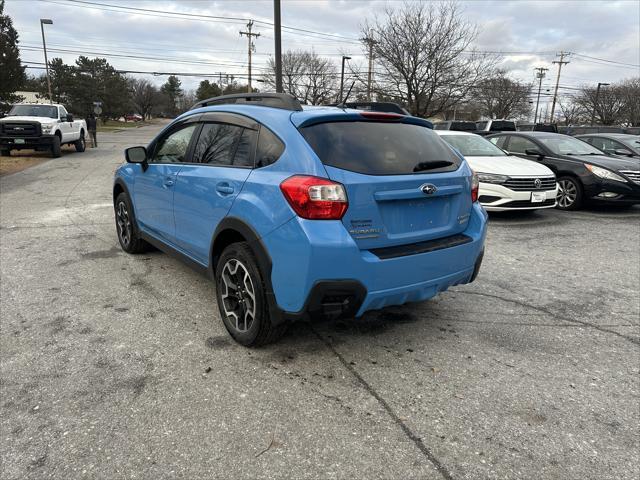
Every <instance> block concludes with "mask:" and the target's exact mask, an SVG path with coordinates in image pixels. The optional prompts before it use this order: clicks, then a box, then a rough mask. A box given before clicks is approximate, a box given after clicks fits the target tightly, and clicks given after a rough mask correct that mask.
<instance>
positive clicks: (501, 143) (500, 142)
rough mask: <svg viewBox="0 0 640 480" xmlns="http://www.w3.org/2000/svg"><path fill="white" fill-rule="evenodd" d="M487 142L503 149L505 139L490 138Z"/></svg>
mask: <svg viewBox="0 0 640 480" xmlns="http://www.w3.org/2000/svg"><path fill="white" fill-rule="evenodd" d="M488 140H489V141H490V142H491V143H493V144H494V145H496V146H498V147H500V148H502V149H504V144H505V143H506V140H507V137H491V138H489V139H488Z"/></svg>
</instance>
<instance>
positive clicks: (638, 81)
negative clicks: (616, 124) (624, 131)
mask: <svg viewBox="0 0 640 480" xmlns="http://www.w3.org/2000/svg"><path fill="white" fill-rule="evenodd" d="M617 90H618V95H619V96H620V98H621V99H622V104H623V105H624V106H623V108H622V116H623V122H624V123H627V124H629V125H630V126H633V127H637V126H640V77H634V78H628V79H626V80H623V81H622V82H620V84H619V85H618V88H617Z"/></svg>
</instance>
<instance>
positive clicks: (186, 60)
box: [6, 0, 640, 95]
mask: <svg viewBox="0 0 640 480" xmlns="http://www.w3.org/2000/svg"><path fill="white" fill-rule="evenodd" d="M459 3H460V4H461V7H462V9H463V15H464V16H465V17H466V19H467V20H469V21H471V22H474V23H476V24H477V26H478V30H479V35H478V38H477V40H476V42H475V47H476V48H477V49H479V50H483V51H499V52H523V53H509V54H504V55H502V56H501V62H502V64H503V66H504V67H505V68H507V69H508V70H509V71H510V75H511V76H512V77H514V78H516V79H519V80H523V81H533V79H534V70H533V68H534V67H539V66H543V67H547V68H549V72H548V74H547V78H546V79H545V81H544V83H543V89H546V88H551V86H552V85H553V83H554V82H555V75H556V71H557V66H556V65H552V64H551V62H552V61H553V60H554V59H555V55H556V53H557V52H560V51H561V50H564V51H570V52H575V53H577V54H580V55H582V56H578V55H572V56H570V58H569V61H570V62H571V63H569V64H568V65H566V66H565V67H564V68H563V72H562V79H561V85H562V87H561V92H562V93H563V94H565V95H569V94H571V92H573V91H574V90H572V88H577V87H578V86H580V85H583V84H595V83H597V82H608V83H611V82H615V81H617V80H621V79H623V78H629V77H632V76H638V75H640V68H639V67H638V66H637V65H639V64H640V1H638V0H629V1H626V0H621V1H611V0H607V1H605V0H602V1H579V0H576V1H524V0H519V1H461V2H459ZM107 5H111V6H107ZM118 5H120V6H122V7H128V8H139V9H149V10H154V11H157V13H153V12H142V11H139V12H136V11H132V10H128V11H125V10H124V9H119V8H117V6H118ZM400 5H401V3H400V2H397V1H377V0H376V1H371V0H306V1H302V0H300V1H297V0H296V1H294V0H291V1H289V0H283V1H282V23H283V26H286V27H295V28H298V29H305V30H310V31H313V32H321V33H322V34H316V33H307V32H301V31H292V30H286V29H285V30H284V31H283V37H282V48H283V51H285V50H288V49H313V50H315V51H316V52H317V53H318V54H320V55H324V56H329V57H330V58H332V59H333V60H334V61H335V62H336V64H337V63H339V61H340V55H342V54H347V55H350V56H352V57H353V60H352V62H353V64H354V65H355V66H356V68H358V65H359V64H361V65H362V67H361V68H362V70H363V71H364V70H366V67H365V63H364V60H365V58H364V56H362V53H363V51H362V46H361V44H360V43H359V42H358V40H357V39H358V38H359V37H360V36H361V35H360V32H361V26H362V24H363V23H364V21H365V20H366V19H372V18H373V17H374V15H376V14H377V15H380V14H382V13H383V11H384V9H385V8H386V7H392V8H393V7H398V6H400ZM6 12H7V13H8V14H9V15H11V17H12V18H13V20H14V25H15V27H16V29H17V30H18V33H19V35H20V42H21V47H22V50H21V51H22V60H23V62H43V61H44V60H43V55H42V39H41V34H40V28H39V19H40V18H50V19H52V20H53V22H54V24H53V25H46V26H45V28H46V36H47V37H46V38H47V46H48V50H49V58H52V57H54V56H55V57H61V58H62V59H63V60H64V61H65V62H67V63H72V62H73V61H74V60H75V58H77V56H78V55H79V54H81V53H83V52H84V53H85V54H86V55H88V56H100V57H106V58H107V59H108V61H109V62H110V63H111V64H112V65H113V66H114V67H116V68H117V69H121V70H136V71H144V72H179V73H197V74H203V73H207V74H216V75H217V74H218V72H224V73H228V74H236V75H238V76H240V75H244V76H246V69H247V38H246V37H240V35H239V33H238V32H239V31H240V30H246V27H245V24H246V22H247V20H248V19H253V20H255V24H254V26H253V31H254V32H259V33H260V37H258V38H257V39H256V40H255V46H256V53H255V56H254V74H257V75H259V74H260V73H261V72H262V71H263V69H264V66H265V65H266V62H267V59H268V58H269V55H271V54H273V41H274V40H273V27H272V26H271V25H270V23H271V22H272V21H273V2H272V1H271V0H263V1H250V0H245V1H231V0H229V1H220V0H218V1H209V0H202V1H196V0H148V1H147V0H135V1H134V0H128V1H121V0H7V2H6ZM160 12H179V13H183V14H190V15H192V16H189V17H186V16H183V17H182V18H176V17H175V16H173V15H171V14H170V13H160ZM200 15H207V16H219V17H234V18H235V19H236V20H228V19H214V18H203V17H201V16H200ZM261 22H263V23H261ZM323 34H324V35H323ZM585 56H586V57H585ZM131 57H134V58H131ZM138 57H142V58H138ZM589 57H591V58H589ZM614 62H618V63H614ZM29 65H31V66H35V67H37V66H40V67H41V66H42V63H29ZM634 65H635V66H634ZM28 71H30V72H34V73H35V72H39V71H40V70H35V69H30V70H28ZM146 77H147V78H150V79H152V80H153V81H154V82H155V83H158V84H160V83H163V82H164V81H165V80H166V76H150V75H146ZM202 79H203V77H198V76H193V77H187V76H181V80H182V83H183V86H184V87H186V88H188V89H189V88H195V87H196V86H197V84H198V82H199V81H200V80H202ZM239 80H240V81H241V82H242V83H244V82H245V78H239ZM257 86H258V87H259V84H257Z"/></svg>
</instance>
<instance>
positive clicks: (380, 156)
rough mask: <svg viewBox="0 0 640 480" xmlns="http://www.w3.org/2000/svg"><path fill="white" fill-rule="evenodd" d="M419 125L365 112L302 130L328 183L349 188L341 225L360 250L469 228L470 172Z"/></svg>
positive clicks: (453, 154)
mask: <svg viewBox="0 0 640 480" xmlns="http://www.w3.org/2000/svg"><path fill="white" fill-rule="evenodd" d="M387 115H388V114H387ZM419 122H423V121H422V120H421V119H416V118H414V117H401V116H394V117H391V118H389V117H388V116H386V115H382V116H380V114H375V115H372V114H367V113H362V114H360V116H355V117H354V116H353V115H349V116H348V117H347V118H345V119H344V120H342V121H337V120H335V119H332V120H331V121H325V122H322V123H315V124H312V125H307V126H305V125H302V126H301V127H302V128H300V132H301V133H302V135H303V137H304V138H305V139H306V140H307V143H308V144H309V145H310V146H311V148H312V149H313V151H314V152H315V153H316V155H317V156H318V158H320V160H321V161H322V163H323V164H324V166H325V169H326V171H327V173H328V176H329V178H330V179H331V180H334V181H336V182H340V183H341V184H343V185H344V187H345V189H346V191H347V197H348V201H349V207H348V209H347V212H346V213H345V215H344V217H343V218H342V221H343V222H344V225H345V227H346V228H347V230H348V231H349V233H350V234H351V236H352V237H353V238H354V239H355V241H356V243H357V244H358V246H359V247H360V248H361V249H372V248H384V247H392V246H397V245H406V244H410V243H417V242H423V241H427V240H434V239H439V238H444V237H448V236H452V235H455V234H458V233H460V232H462V231H464V230H465V228H466V225H467V221H468V219H469V214H470V211H471V205H472V202H471V195H470V190H471V185H470V184H471V172H470V170H469V168H468V167H467V166H466V164H464V160H463V159H462V158H461V157H459V156H458V155H456V154H455V153H454V152H453V150H452V149H451V148H450V147H449V146H448V145H447V144H446V143H445V142H444V141H443V140H442V139H441V138H439V136H438V135H436V134H435V132H433V130H432V129H431V128H428V127H427V126H425V125H423V124H421V123H419Z"/></svg>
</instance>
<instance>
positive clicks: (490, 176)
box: [478, 172, 509, 185]
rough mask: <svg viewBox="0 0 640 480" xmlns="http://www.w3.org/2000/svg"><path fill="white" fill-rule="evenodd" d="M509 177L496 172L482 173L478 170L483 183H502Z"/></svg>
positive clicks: (479, 178)
mask: <svg viewBox="0 0 640 480" xmlns="http://www.w3.org/2000/svg"><path fill="white" fill-rule="evenodd" d="M508 179H509V177H507V176H506V175H497V174H495V173H482V172H478V180H479V181H480V182H481V183H495V184H498V185H499V184H502V183H504V182H506V181H507V180H508Z"/></svg>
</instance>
